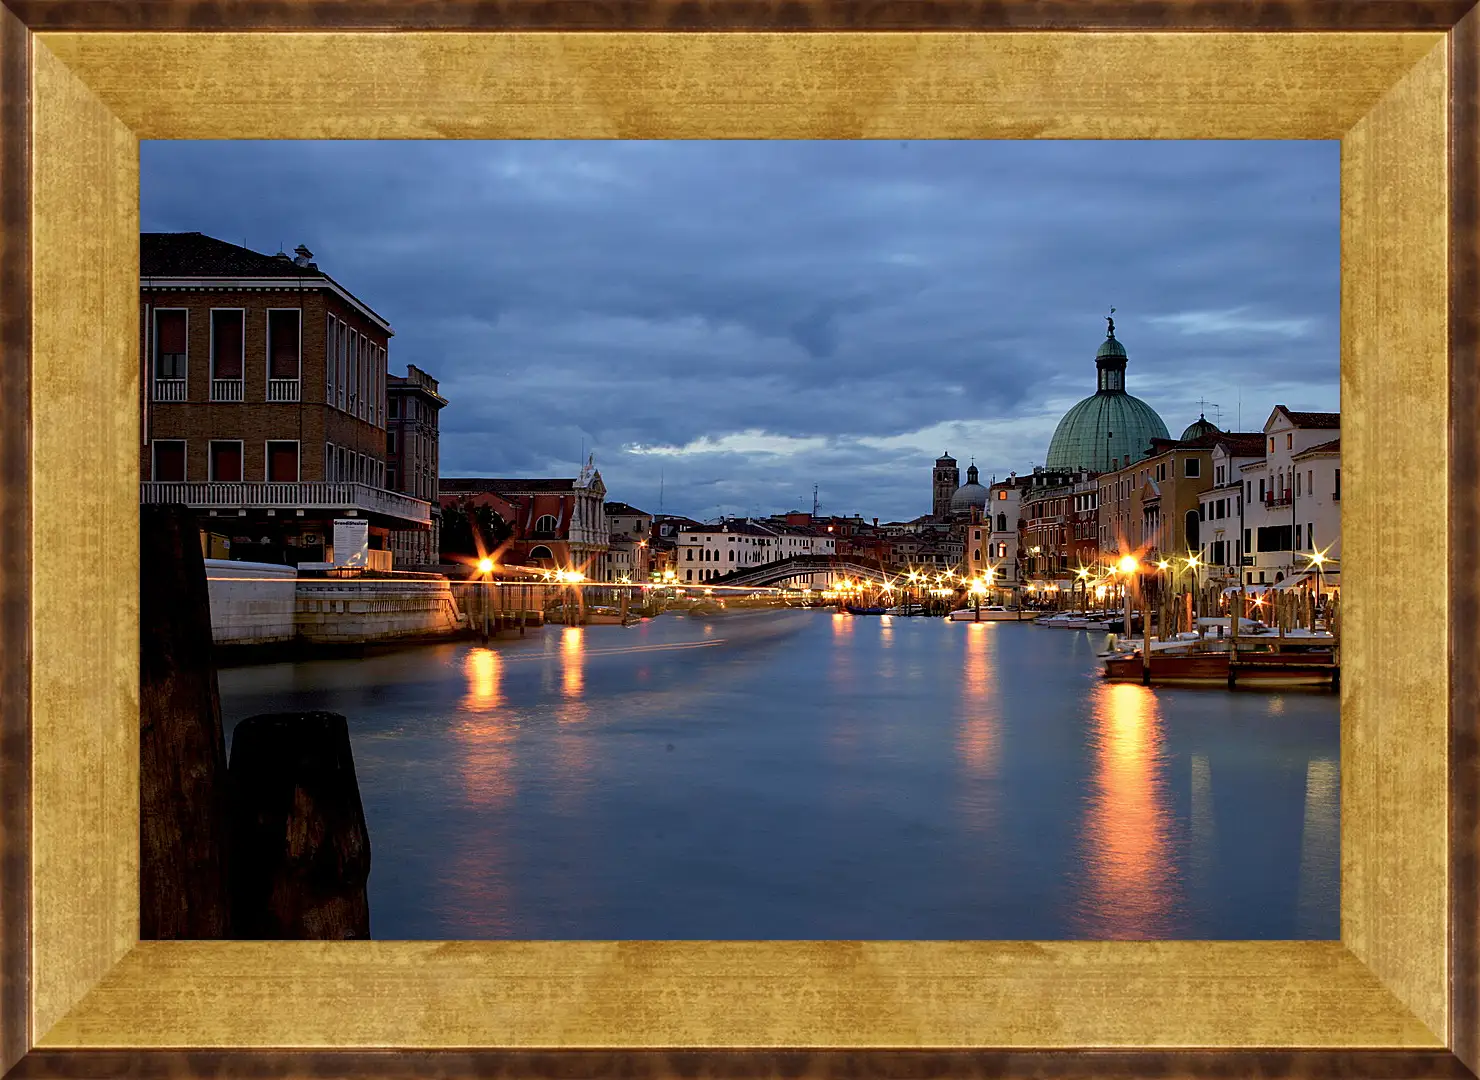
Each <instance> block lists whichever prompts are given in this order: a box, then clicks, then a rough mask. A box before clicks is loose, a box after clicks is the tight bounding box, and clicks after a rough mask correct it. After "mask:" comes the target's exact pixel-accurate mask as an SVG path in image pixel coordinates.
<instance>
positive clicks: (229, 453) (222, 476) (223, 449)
mask: <svg viewBox="0 0 1480 1080" xmlns="http://www.w3.org/2000/svg"><path fill="white" fill-rule="evenodd" d="M241 478H242V444H241V443H235V442H218V443H211V479H212V480H217V481H221V482H223V483H236V482H237V481H239V480H241Z"/></svg>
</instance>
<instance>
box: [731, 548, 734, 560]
mask: <svg viewBox="0 0 1480 1080" xmlns="http://www.w3.org/2000/svg"><path fill="white" fill-rule="evenodd" d="M730 561H731V562H734V561H735V549H734V548H731V549H730Z"/></svg>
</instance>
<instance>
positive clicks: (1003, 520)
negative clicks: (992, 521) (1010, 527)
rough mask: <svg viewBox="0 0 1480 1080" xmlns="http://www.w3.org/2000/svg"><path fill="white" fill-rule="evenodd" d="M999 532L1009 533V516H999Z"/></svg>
mask: <svg viewBox="0 0 1480 1080" xmlns="http://www.w3.org/2000/svg"><path fill="white" fill-rule="evenodd" d="M997 531H998V532H1006V531H1007V515H1006V514H998V515H997Z"/></svg>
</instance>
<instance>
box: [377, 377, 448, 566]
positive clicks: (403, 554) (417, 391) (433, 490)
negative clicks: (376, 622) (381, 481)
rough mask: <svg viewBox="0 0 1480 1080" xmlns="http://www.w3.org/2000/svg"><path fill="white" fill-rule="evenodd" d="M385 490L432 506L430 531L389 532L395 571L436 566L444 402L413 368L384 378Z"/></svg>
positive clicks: (432, 381)
mask: <svg viewBox="0 0 1480 1080" xmlns="http://www.w3.org/2000/svg"><path fill="white" fill-rule="evenodd" d="M385 392H386V431H385V459H386V477H385V486H386V487H388V488H389V489H390V490H392V491H399V492H401V493H402V494H404V495H410V496H411V497H412V498H413V499H421V500H424V501H426V502H428V503H430V504H431V508H432V509H431V515H432V521H431V528H430V529H402V530H398V531H395V532H392V533H391V537H390V540H391V554H392V556H393V557H394V560H395V565H396V566H397V567H402V566H404V567H407V568H412V567H420V568H423V569H428V568H431V567H434V566H436V565H437V563H438V562H439V561H440V550H441V541H442V507H441V504H440V503H439V502H438V501H437V471H438V466H439V463H440V453H441V451H440V441H439V435H438V430H439V429H438V425H439V422H440V421H439V416H440V414H441V412H442V410H443V408H445V407H446V405H447V399H446V398H444V397H443V396H442V395H441V394H439V393H438V392H437V380H436V379H434V378H432V377H431V376H430V375H428V374H427V373H426V372H425V371H422V370H421V368H419V367H416V366H415V365H414V364H408V365H407V366H406V374H405V375H404V376H401V375H390V374H387V376H386V386H385Z"/></svg>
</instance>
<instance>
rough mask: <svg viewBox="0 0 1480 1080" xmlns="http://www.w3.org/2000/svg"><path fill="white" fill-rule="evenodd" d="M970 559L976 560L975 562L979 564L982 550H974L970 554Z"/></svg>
mask: <svg viewBox="0 0 1480 1080" xmlns="http://www.w3.org/2000/svg"><path fill="white" fill-rule="evenodd" d="M971 557H972V558H973V559H975V560H976V561H977V562H981V561H982V549H981V548H977V549H975V550H974V551H973V552H972V553H971Z"/></svg>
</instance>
